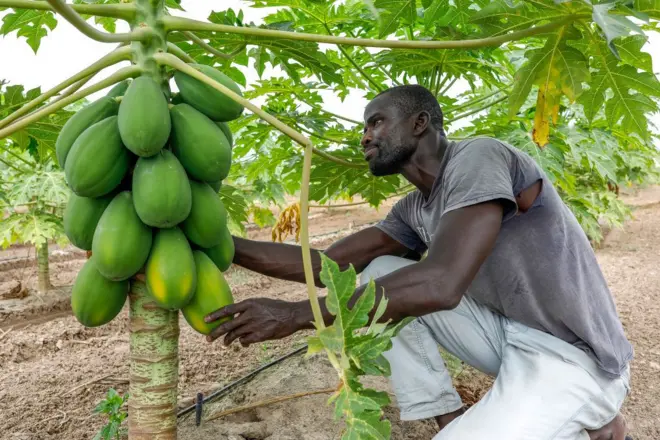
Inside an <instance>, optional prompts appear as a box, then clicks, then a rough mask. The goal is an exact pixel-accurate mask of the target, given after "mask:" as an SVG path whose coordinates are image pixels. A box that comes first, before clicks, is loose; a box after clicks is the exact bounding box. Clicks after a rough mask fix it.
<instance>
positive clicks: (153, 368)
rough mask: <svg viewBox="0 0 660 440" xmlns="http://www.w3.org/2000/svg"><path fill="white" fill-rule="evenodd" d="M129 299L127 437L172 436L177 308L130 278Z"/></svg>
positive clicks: (166, 439)
mask: <svg viewBox="0 0 660 440" xmlns="http://www.w3.org/2000/svg"><path fill="white" fill-rule="evenodd" d="M129 301H130V315H129V320H130V321H129V325H130V350H131V354H130V373H129V375H130V386H129V394H130V396H129V400H128V437H129V438H130V439H131V440H175V439H176V402H177V384H178V379H179V319H178V311H169V310H165V309H162V308H160V307H158V306H157V305H156V303H155V302H153V301H152V300H151V298H150V297H149V296H148V295H147V288H146V285H145V284H144V282H142V281H138V280H133V281H132V283H131V292H130V295H129Z"/></svg>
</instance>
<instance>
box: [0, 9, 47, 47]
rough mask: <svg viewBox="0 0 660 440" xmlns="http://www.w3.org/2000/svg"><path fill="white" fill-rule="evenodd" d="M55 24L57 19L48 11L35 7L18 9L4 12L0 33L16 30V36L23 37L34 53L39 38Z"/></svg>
mask: <svg viewBox="0 0 660 440" xmlns="http://www.w3.org/2000/svg"><path fill="white" fill-rule="evenodd" d="M56 26H57V20H56V19H55V16H54V14H53V13H52V12H50V11H39V10H35V9H18V8H15V9H14V12H10V13H9V14H6V15H5V16H4V17H3V19H2V26H1V27H0V34H2V35H9V34H10V33H12V32H14V31H16V36H18V37H24V38H25V39H26V41H27V44H28V45H29V46H30V47H31V48H32V50H33V51H34V53H35V54H36V53H37V51H38V50H39V46H40V45H41V39H42V38H43V37H45V36H46V35H48V30H49V29H50V30H51V31H52V30H54V29H55V27H56Z"/></svg>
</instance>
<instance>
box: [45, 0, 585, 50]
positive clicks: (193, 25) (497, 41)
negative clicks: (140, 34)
mask: <svg viewBox="0 0 660 440" xmlns="http://www.w3.org/2000/svg"><path fill="white" fill-rule="evenodd" d="M51 1H52V0H51ZM586 17H590V15H589V16H587V14H581V15H580V14H576V15H570V16H567V17H565V18H562V19H560V20H557V21H553V22H551V23H548V24H544V25H542V26H536V27H531V28H528V29H524V30H521V31H516V32H511V33H510V34H505V35H499V36H497V37H486V38H477V39H471V40H423V41H419V40H415V41H408V40H378V39H372V38H346V37H336V36H332V35H317V34H309V33H304V32H289V31H278V30H274V29H262V28H256V27H242V26H230V25H224V24H217V23H208V22H203V21H198V20H192V19H189V18H184V17H175V16H166V17H164V18H163V21H164V26H165V29H166V30H168V31H210V32H226V33H229V34H241V35H248V36H253V37H267V38H282V39H287V40H298V41H311V42H315V43H327V44H343V45H347V46H365V47H382V48H390V49H396V48H403V49H476V48H482V47H491V46H500V45H502V44H504V43H507V42H509V41H515V40H520V39H522V38H526V37H531V36H534V35H538V34H542V33H545V32H549V31H552V30H554V29H557V28H559V27H562V26H565V25H566V24H567V23H570V22H572V21H575V20H577V19H579V18H586ZM253 44H257V45H258V44H259V42H258V41H255V42H254V43H253Z"/></svg>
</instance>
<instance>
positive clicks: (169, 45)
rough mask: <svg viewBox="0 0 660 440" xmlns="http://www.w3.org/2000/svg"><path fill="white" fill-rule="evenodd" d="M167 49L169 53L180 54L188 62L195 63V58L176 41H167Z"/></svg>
mask: <svg viewBox="0 0 660 440" xmlns="http://www.w3.org/2000/svg"><path fill="white" fill-rule="evenodd" d="M167 50H168V52H169V53H171V54H173V55H176V56H178V57H179V58H181V59H182V60H183V61H185V62H186V63H194V62H195V59H194V58H193V57H191V56H190V55H188V54H187V53H185V52H184V51H183V50H182V49H181V48H180V47H179V46H177V45H176V44H174V43H170V42H169V41H168V42H167Z"/></svg>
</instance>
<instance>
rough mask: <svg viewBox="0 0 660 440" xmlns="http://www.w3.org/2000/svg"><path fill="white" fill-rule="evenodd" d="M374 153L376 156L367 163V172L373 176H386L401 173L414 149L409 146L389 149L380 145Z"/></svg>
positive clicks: (404, 145) (401, 145) (403, 145)
mask: <svg viewBox="0 0 660 440" xmlns="http://www.w3.org/2000/svg"><path fill="white" fill-rule="evenodd" d="M376 151H377V152H378V154H377V155H376V156H375V157H374V158H372V159H371V160H370V161H369V171H371V174H373V175H374V176H388V175H390V174H396V173H398V172H400V171H401V168H402V167H403V165H404V164H405V163H406V162H407V161H408V159H410V156H412V154H413V152H414V151H415V147H414V146H412V145H409V144H408V145H406V144H399V145H398V146H396V147H389V146H388V145H386V144H382V143H381V144H380V145H379V146H378V149H377V150H376Z"/></svg>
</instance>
